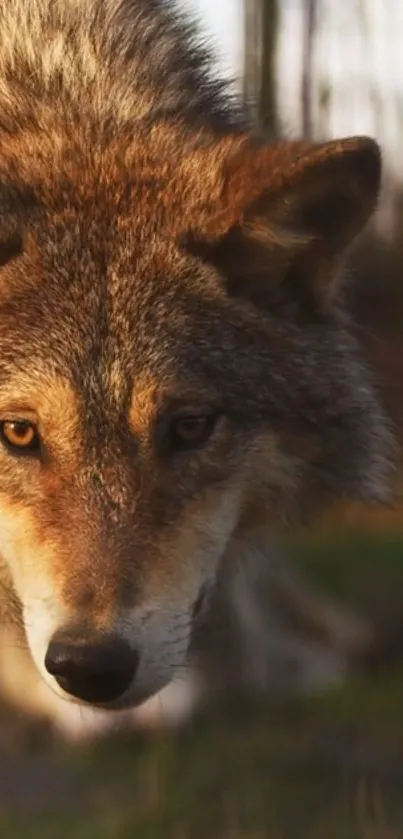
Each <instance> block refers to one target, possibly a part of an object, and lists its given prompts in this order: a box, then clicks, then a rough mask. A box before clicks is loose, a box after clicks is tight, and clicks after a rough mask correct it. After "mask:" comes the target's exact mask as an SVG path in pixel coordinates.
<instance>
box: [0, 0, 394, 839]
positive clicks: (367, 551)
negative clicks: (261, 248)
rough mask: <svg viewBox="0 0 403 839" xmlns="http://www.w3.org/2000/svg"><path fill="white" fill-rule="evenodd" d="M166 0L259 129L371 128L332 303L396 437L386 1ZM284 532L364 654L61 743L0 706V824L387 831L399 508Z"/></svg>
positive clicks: (144, 832) (279, 832)
mask: <svg viewBox="0 0 403 839" xmlns="http://www.w3.org/2000/svg"><path fill="white" fill-rule="evenodd" d="M182 6H183V7H184V8H186V10H187V11H188V12H190V13H191V14H196V16H198V18H199V20H200V25H201V28H202V31H203V32H204V35H205V38H206V39H207V40H208V41H209V42H210V43H211V42H212V43H213V44H214V46H215V49H216V53H217V56H218V63H219V66H220V70H221V72H223V73H225V74H226V75H227V76H228V77H229V78H231V80H232V83H233V85H234V88H235V89H236V90H238V91H239V92H241V93H243V94H244V95H245V96H246V98H247V100H248V101H249V103H250V107H251V108H252V109H253V113H254V116H255V119H256V122H258V123H261V124H262V125H264V126H265V127H266V128H267V130H268V132H269V133H271V134H272V135H273V136H278V135H285V136H288V137H293V138H299V137H306V138H312V139H315V140H322V139H328V138H333V137H337V136H343V135H348V134H355V133H358V134H365V133H368V134H370V135H372V136H374V137H376V138H377V139H378V141H379V142H380V143H381V145H382V148H383V154H384V186H383V194H382V197H381V201H380V204H379V209H378V212H377V214H376V216H375V218H374V221H373V224H372V225H371V228H370V229H369V230H368V231H367V232H366V233H365V234H364V236H363V237H362V238H361V239H360V241H359V242H358V243H357V246H356V248H355V249H354V252H353V253H352V256H351V264H350V269H349V270H350V273H351V276H352V279H353V280H354V282H353V283H351V292H350V300H349V302H350V305H351V308H352V310H353V311H354V313H355V316H356V319H357V324H358V327H357V332H358V336H359V338H360V340H361V343H362V346H363V349H364V352H365V353H366V354H367V355H368V357H369V358H370V359H371V360H372V362H373V364H374V366H375V370H376V375H377V379H378V383H379V387H380V389H381V391H382V393H383V396H384V399H385V402H386V405H387V408H388V410H389V412H390V414H391V416H392V419H393V421H394V423H395V425H396V429H397V433H398V435H399V438H400V439H402V434H403V381H402V380H403V277H402V274H403V235H402V234H403V49H402V43H403V3H400V2H399V0H395V2H392V0H348V2H347V0H344V2H343V0H244V2H242V0H182ZM285 539H286V545H287V549H288V553H289V556H290V557H291V558H292V561H293V563H294V564H295V565H296V566H297V567H298V569H299V570H300V571H301V574H303V575H304V579H308V580H309V582H310V584H311V585H312V586H313V587H314V589H315V590H316V591H318V592H320V593H321V595H322V593H323V594H324V595H325V596H326V597H329V598H332V602H333V601H334V602H337V604H338V605H339V606H340V608H341V609H346V610H348V614H349V619H350V618H351V615H355V616H357V619H359V620H362V621H364V622H367V624H368V625H369V626H370V627H371V632H372V636H371V637H372V638H373V643H372V646H371V648H370V649H368V650H367V653H368V654H367V655H366V656H361V657H358V658H357V661H356V662H355V661H353V662H352V663H350V665H349V668H348V672H346V673H343V677H342V678H339V679H336V680H334V681H335V683H334V685H333V687H329V686H327V687H326V688H325V687H323V689H321V690H319V689H317V688H316V689H315V690H308V691H305V692H303V694H302V695H299V696H288V695H287V696H285V695H281V696H279V695H277V694H275V693H274V692H271V691H270V690H260V692H259V693H257V692H256V691H248V690H246V691H245V690H243V691H242V694H241V692H238V691H237V690H236V688H235V687H233V689H231V690H228V691H226V693H225V695H224V696H221V697H220V701H219V702H218V701H216V702H215V703H213V705H212V706H209V707H207V708H203V709H201V710H200V711H199V712H198V713H197V715H196V716H195V718H194V719H192V720H191V721H190V723H189V722H188V723H187V725H186V726H184V727H183V728H181V729H180V730H179V731H178V730H176V731H170V730H168V731H164V732H161V731H160V732H158V731H153V730H148V731H144V730H138V731H132V732H130V733H128V732H126V733H122V734H120V735H119V736H115V737H112V738H110V737H108V738H107V739H102V740H100V741H98V742H95V743H87V744H85V745H84V744H82V745H80V746H74V747H73V746H71V745H67V744H65V743H63V742H61V741H60V739H59V738H58V737H57V736H55V735H54V733H52V731H51V730H50V729H49V728H48V727H47V726H44V725H34V724H32V722H31V721H29V720H25V719H24V718H22V717H21V716H20V715H17V714H16V713H15V712H13V711H12V710H11V709H8V708H7V707H6V705H5V704H4V705H2V706H1V716H0V836H1V837H2V839H22V837H24V839H26V838H27V839H28V837H29V839H36V838H37V837H38V839H39V837H41V839H48V837H49V839H59V837H60V839H65V837H70V836H71V837H73V836H74V837H75V839H129V837H130V839H132V837H134V836H139V837H141V839H162V837H164V839H264V838H265V837H267V839H325V837H326V839H398V837H403V794H402V793H403V654H402V651H403V506H400V504H399V503H397V504H396V506H395V507H394V509H392V510H390V509H387V510H386V509H379V510H378V509H376V510H373V509H371V510H370V511H368V510H365V509H361V508H359V507H357V506H355V507H348V508H343V509H340V510H337V511H336V512H335V511H332V514H331V515H330V514H329V515H328V516H326V517H325V518H324V519H323V520H321V521H320V522H317V523H316V524H315V526H314V527H310V528H304V529H301V530H299V531H298V532H292V533H288V534H287V535H286V537H285ZM301 631H302V630H301ZM225 655H226V654H225V651H224V653H223V657H224V658H225ZM329 655H331V653H329ZM323 667H324V668H325V669H326V652H325V654H324V659H323Z"/></svg>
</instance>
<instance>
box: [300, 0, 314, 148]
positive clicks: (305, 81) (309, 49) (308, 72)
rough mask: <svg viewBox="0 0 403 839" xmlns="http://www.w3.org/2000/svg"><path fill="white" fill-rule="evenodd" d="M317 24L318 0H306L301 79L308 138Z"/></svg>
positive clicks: (304, 120)
mask: <svg viewBox="0 0 403 839" xmlns="http://www.w3.org/2000/svg"><path fill="white" fill-rule="evenodd" d="M315 25H316V0H306V5H305V10H304V33H303V39H304V40H303V59H302V62H303V63H302V79H301V102H302V133H303V136H304V137H305V138H306V139H309V138H311V137H312V136H313V114H312V76H313V66H312V64H313V48H314V40H315Z"/></svg>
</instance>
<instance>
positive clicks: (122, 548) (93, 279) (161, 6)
mask: <svg viewBox="0 0 403 839" xmlns="http://www.w3.org/2000/svg"><path fill="white" fill-rule="evenodd" d="M210 66H211V57H210V56H209V55H208V53H207V52H206V51H205V50H204V48H201V47H200V46H198V45H197V36H196V35H195V33H194V31H193V29H192V27H191V26H189V25H188V24H187V23H184V22H183V20H182V18H181V16H180V15H179V14H178V13H175V12H174V11H172V4H171V3H168V2H163V0H33V2H30V3H25V2H24V0H7V2H5V3H3V4H2V5H1V8H0V557H1V584H2V594H1V599H2V615H3V626H4V631H5V635H4V637H5V638H7V641H5V643H4V645H3V647H4V651H5V650H6V648H7V649H8V650H11V649H12V643H11V642H10V633H11V634H12V636H13V637H14V636H15V637H17V636H18V641H16V643H17V644H18V645H21V646H22V649H21V651H20V652H19V653H18V655H21V656H23V661H24V662H25V663H22V670H24V668H25V672H26V673H28V671H29V667H28V664H27V663H26V662H27V659H26V656H30V657H31V662H32V672H33V673H34V672H35V673H37V679H38V702H36V700H35V702H34V700H33V702H34V704H35V707H36V710H37V708H38V707H39V706H40V705H41V703H44V704H45V705H46V703H48V707H49V708H53V706H54V703H56V701H57V702H58V703H59V704H60V702H61V701H62V702H61V705H62V706H63V707H66V708H67V707H69V709H70V710H71V713H74V712H75V710H76V706H73V705H70V706H67V704H66V700H69V699H70V700H72V701H73V702H75V703H78V708H79V709H80V707H83V708H97V709H104V710H107V711H108V712H110V711H115V712H116V713H118V712H121V713H126V712H127V711H128V710H130V709H131V708H133V707H137V706H139V705H141V703H143V702H144V701H146V700H148V699H150V698H151V697H153V696H155V695H156V694H158V691H160V690H163V689H166V686H167V685H169V684H172V683H174V684H175V683H176V682H177V681H178V680H180V678H181V676H183V675H184V674H186V673H187V672H188V667H189V655H190V654H191V653H190V651H191V649H192V638H193V636H194V634H195V632H196V634H197V626H198V622H200V621H201V617H200V616H201V615H202V614H203V612H204V610H205V609H206V608H208V606H207V607H206V601H207V600H208V592H209V591H212V590H214V585H215V581H216V579H217V577H220V576H221V577H223V571H222V569H223V568H226V567H229V568H231V569H232V570H233V569H234V568H235V565H236V566H237V567H238V565H239V566H240V567H242V565H243V560H244V559H246V558H247V557H249V558H250V557H251V556H257V557H258V565H259V567H261V566H262V565H264V557H265V554H266V553H267V557H268V558H269V555H270V545H271V543H272V538H273V532H274V530H275V528H276V525H277V524H278V523H279V522H284V520H288V519H294V518H301V516H306V515H309V514H310V513H311V512H312V511H316V510H317V509H318V508H320V507H321V506H322V505H323V504H327V503H329V502H331V501H333V500H340V499H344V498H350V497H351V498H361V499H364V500H371V501H384V500H385V499H386V498H387V497H388V491H389V487H388V485H389V472H390V452H391V446H392V440H391V435H390V432H389V429H388V426H387V423H386V421H385V419H384V417H383V414H382V411H381V409H380V407H379V405H378V401H377V397H376V395H375V393H374V390H373V387H372V384H371V377H370V375H369V373H368V372H367V370H366V369H365V367H364V365H363V364H362V361H361V358H360V354H359V351H358V349H357V346H356V344H355V341H354V339H353V337H352V335H351V330H350V326H349V321H348V318H347V316H346V314H345V311H344V308H343V303H342V289H341V287H340V282H339V275H340V271H339V264H340V262H341V258H342V255H343V254H344V251H345V248H346V247H347V246H348V245H349V244H350V242H351V241H352V240H353V239H354V238H355V236H356V235H357V234H358V233H359V232H360V230H361V229H362V227H363V226H364V225H365V224H366V222H367V220H368V218H369V217H370V215H371V213H372V211H373V209H374V207H375V205H376V201H377V196H378V191H379V182H380V172H381V164H380V154H379V149H378V147H377V146H376V144H375V143H374V141H372V140H370V139H367V138H349V139H346V140H340V141H337V142H332V143H325V144H311V143H308V142H280V143H267V142H266V141H265V139H264V138H263V137H261V136H259V135H258V134H257V133H256V132H255V131H254V130H253V127H252V126H251V125H250V124H249V122H248V118H247V116H246V115H245V109H244V107H243V106H242V104H240V103H239V102H237V101H236V100H235V99H234V98H233V97H232V96H231V95H230V94H229V93H228V91H227V90H226V87H225V85H224V84H222V83H221V82H220V81H217V80H216V78H215V76H214V74H213V73H212V71H211V69H210ZM262 534H263V535H262ZM224 579H226V577H225V575H224ZM228 579H229V577H228ZM252 588H253V587H252ZM224 589H225V584H224ZM238 611H239V610H238ZM241 611H242V609H241ZM252 634H253V633H252ZM15 655H17V654H15ZM4 661H5V659H4ZM29 666H31V665H29ZM35 668H36V669H35ZM3 670H4V672H5V674H7V673H10V672H11V668H10V664H8V665H7V666H4V667H3ZM52 692H53V693H52ZM45 693H46V697H47V699H46V701H45V700H44V699H43V697H44V695H45ZM32 697H33V694H32ZM58 707H59V705H58ZM70 710H69V713H70ZM49 713H53V711H52V710H51V711H50V712H49ZM80 713H81V711H80ZM82 713H83V714H85V713H87V711H86V710H84V711H83V712H82Z"/></svg>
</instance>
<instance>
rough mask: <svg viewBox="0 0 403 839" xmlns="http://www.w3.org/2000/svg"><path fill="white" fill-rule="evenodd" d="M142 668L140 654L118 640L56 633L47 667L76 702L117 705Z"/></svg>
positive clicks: (72, 633)
mask: <svg viewBox="0 0 403 839" xmlns="http://www.w3.org/2000/svg"><path fill="white" fill-rule="evenodd" d="M138 665H139V655H138V653H137V652H136V651H135V650H133V649H131V647H130V646H129V645H128V644H127V643H126V642H125V641H122V640H121V639H119V638H116V637H114V636H102V637H101V638H94V637H85V636H84V637H83V636H81V637H80V636H78V637H77V632H74V631H71V630H69V631H66V630H64V631H59V632H58V633H56V634H55V635H54V636H53V638H52V640H51V642H50V644H49V647H48V650H47V653H46V657H45V667H46V670H47V671H48V673H49V674H50V675H51V676H53V677H54V679H55V680H56V682H57V683H58V685H59V686H60V687H61V688H62V690H64V691H65V693H67V694H70V696H73V697H74V698H75V699H78V700H81V701H84V702H90V703H92V704H105V703H109V702H116V701H117V700H118V699H120V697H121V696H122V695H123V694H124V693H125V692H126V691H127V690H128V689H129V688H130V686H131V684H132V682H133V679H134V677H135V674H136V670H137V668H138Z"/></svg>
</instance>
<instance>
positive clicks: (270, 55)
mask: <svg viewBox="0 0 403 839" xmlns="http://www.w3.org/2000/svg"><path fill="white" fill-rule="evenodd" d="M277 2H278V0H245V2H244V9H245V12H244V14H245V72H244V80H245V81H244V89H245V96H246V99H247V100H248V102H250V103H251V105H252V109H253V111H254V114H255V117H256V120H257V122H259V123H260V124H261V125H262V126H264V127H265V128H267V129H268V130H269V132H270V134H276V129H277V116H276V96H275V78H274V56H275V46H276V37H277V24H278V5H277Z"/></svg>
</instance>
